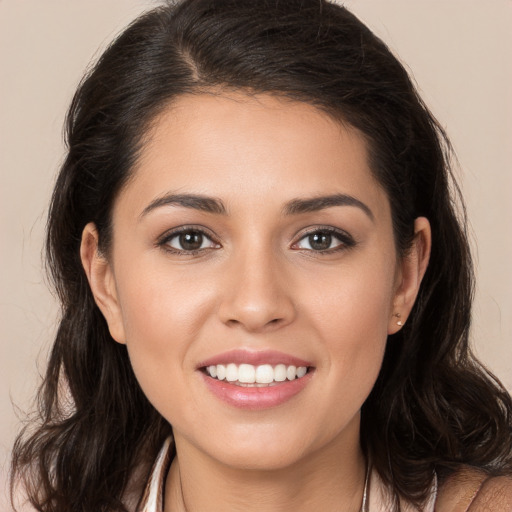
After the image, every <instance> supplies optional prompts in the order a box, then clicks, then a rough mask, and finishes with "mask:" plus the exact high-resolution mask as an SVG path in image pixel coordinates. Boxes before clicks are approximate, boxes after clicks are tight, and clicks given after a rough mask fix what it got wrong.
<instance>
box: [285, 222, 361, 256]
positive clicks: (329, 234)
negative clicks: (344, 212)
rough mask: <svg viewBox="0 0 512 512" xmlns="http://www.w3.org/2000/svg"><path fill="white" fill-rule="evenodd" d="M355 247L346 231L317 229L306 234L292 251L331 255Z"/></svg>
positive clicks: (294, 245)
mask: <svg viewBox="0 0 512 512" xmlns="http://www.w3.org/2000/svg"><path fill="white" fill-rule="evenodd" d="M354 245H355V241H354V239H353V238H352V237H351V236H350V235H349V234H348V233H346V232H345V231H341V230H338V229H334V228H324V229H317V230H315V231H310V232H309V233H306V234H305V235H304V236H303V237H302V238H301V239H300V240H299V241H298V242H297V243H295V244H293V246H292V249H299V250H306V251H313V252H318V253H331V252H335V251H341V250H343V249H348V248H350V247H353V246H354Z"/></svg>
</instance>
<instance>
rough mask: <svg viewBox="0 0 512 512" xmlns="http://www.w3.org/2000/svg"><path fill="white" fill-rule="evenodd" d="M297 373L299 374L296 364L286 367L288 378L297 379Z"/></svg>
mask: <svg viewBox="0 0 512 512" xmlns="http://www.w3.org/2000/svg"><path fill="white" fill-rule="evenodd" d="M296 375H297V368H296V367H295V366H288V368H286V378H287V379H288V380H293V379H295V376H296Z"/></svg>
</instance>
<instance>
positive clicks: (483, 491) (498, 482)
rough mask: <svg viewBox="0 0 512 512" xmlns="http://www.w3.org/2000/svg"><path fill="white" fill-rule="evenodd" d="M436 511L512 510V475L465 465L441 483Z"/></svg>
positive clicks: (482, 511) (495, 511) (494, 511)
mask: <svg viewBox="0 0 512 512" xmlns="http://www.w3.org/2000/svg"><path fill="white" fill-rule="evenodd" d="M435 510H436V512H479V511H480V512H484V511H485V512H505V511H512V476H498V477H491V476H489V475H488V474H487V473H485V472H484V471H482V470H480V469H477V468H472V467H469V466H465V467H463V468H461V469H460V470H459V471H457V472H456V473H454V474H453V475H451V476H450V477H449V478H448V479H447V480H446V481H445V482H443V484H442V485H441V486H440V487H439V492H438V498H437V501H436V508H435Z"/></svg>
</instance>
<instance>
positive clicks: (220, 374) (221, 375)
mask: <svg viewBox="0 0 512 512" xmlns="http://www.w3.org/2000/svg"><path fill="white" fill-rule="evenodd" d="M210 368H211V367H210ZM216 368H217V379H219V380H224V379H225V378H226V367H225V366H224V365H223V364H218V365H217V366H216ZM210 375H211V376H212V377H213V375H212V374H211V373H210Z"/></svg>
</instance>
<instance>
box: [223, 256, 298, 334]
mask: <svg viewBox="0 0 512 512" xmlns="http://www.w3.org/2000/svg"><path fill="white" fill-rule="evenodd" d="M263 253H264V254H263ZM222 287H223V290H222V300H221V304H220V307H219V316H220V319H221V321H222V322H223V323H225V324H226V325H228V326H231V327H240V328H243V329H245V330H246V331H248V332H253V333H257V332H266V331H269V330H274V329H278V328H280V327H283V326H285V325H287V324H289V323H291V322H292V321H293V320H294V318H295V315H296V310H295V306H294V302H293V299H292V295H293V289H292V286H291V282H290V280H289V279H287V275H286V272H285V271H284V268H283V265H282V264H280V263H279V258H278V257H276V256H275V255H273V254H272V253H271V252H270V251H266V252H265V251H256V252H252V253H250V251H247V252H245V253H244V254H239V255H237V256H236V257H235V258H233V259H232V261H230V264H229V268H228V270H227V271H226V273H225V276H224V279H223V280H222Z"/></svg>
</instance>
